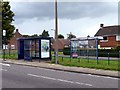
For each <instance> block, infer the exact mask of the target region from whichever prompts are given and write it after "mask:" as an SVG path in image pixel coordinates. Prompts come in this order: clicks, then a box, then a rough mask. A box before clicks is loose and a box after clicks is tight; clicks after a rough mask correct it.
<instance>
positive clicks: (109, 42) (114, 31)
mask: <svg viewBox="0 0 120 90" xmlns="http://www.w3.org/2000/svg"><path fill="white" fill-rule="evenodd" d="M95 36H102V37H103V40H100V41H99V45H100V48H103V49H104V48H106V49H111V48H115V47H116V46H120V25H115V26H105V27H104V24H100V29H99V30H98V32H97V33H96V34H95Z"/></svg>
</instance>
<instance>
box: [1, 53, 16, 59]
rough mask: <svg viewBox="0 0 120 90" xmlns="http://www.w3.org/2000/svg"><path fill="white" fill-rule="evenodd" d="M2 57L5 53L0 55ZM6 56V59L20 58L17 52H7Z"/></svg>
mask: <svg viewBox="0 0 120 90" xmlns="http://www.w3.org/2000/svg"><path fill="white" fill-rule="evenodd" d="M0 58H4V56H3V55H0ZM5 58H6V59H14V60H17V59H18V55H17V54H10V55H9V54H6V55H5Z"/></svg>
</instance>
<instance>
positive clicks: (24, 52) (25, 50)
mask: <svg viewBox="0 0 120 90" xmlns="http://www.w3.org/2000/svg"><path fill="white" fill-rule="evenodd" d="M20 59H24V60H29V61H32V60H33V59H38V60H39V61H40V60H42V59H44V60H51V38H50V37H47V38H44V37H31V38H20V39H18V60H20Z"/></svg>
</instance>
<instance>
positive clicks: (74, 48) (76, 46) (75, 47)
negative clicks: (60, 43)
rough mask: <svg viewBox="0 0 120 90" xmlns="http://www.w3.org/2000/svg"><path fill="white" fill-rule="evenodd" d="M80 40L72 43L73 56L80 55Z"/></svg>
mask: <svg viewBox="0 0 120 90" xmlns="http://www.w3.org/2000/svg"><path fill="white" fill-rule="evenodd" d="M78 44H79V43H78V41H71V45H72V57H78V53H77V51H78V46H79V45H78Z"/></svg>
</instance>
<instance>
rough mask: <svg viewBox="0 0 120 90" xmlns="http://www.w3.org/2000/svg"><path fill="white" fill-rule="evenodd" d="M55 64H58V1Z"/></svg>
mask: <svg viewBox="0 0 120 90" xmlns="http://www.w3.org/2000/svg"><path fill="white" fill-rule="evenodd" d="M55 63H56V64H58V14H57V0H55Z"/></svg>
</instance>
